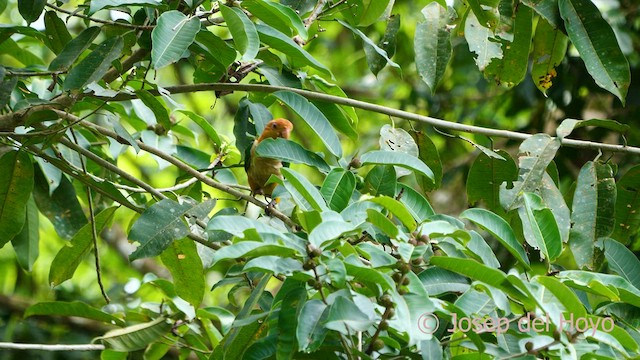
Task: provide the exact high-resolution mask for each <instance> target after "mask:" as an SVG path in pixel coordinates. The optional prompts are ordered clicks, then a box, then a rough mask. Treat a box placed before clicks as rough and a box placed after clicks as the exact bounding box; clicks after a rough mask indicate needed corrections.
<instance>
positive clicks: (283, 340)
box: [276, 287, 307, 359]
mask: <svg viewBox="0 0 640 360" xmlns="http://www.w3.org/2000/svg"><path fill="white" fill-rule="evenodd" d="M278 295H280V294H278ZM306 300H307V291H306V289H305V288H303V287H296V288H293V289H291V290H289V291H288V292H287V293H286V295H285V296H284V299H282V305H281V307H280V313H279V315H278V336H277V341H276V345H277V353H276V356H277V358H278V359H292V358H293V354H294V353H295V352H296V350H297V348H298V347H297V346H296V343H297V341H296V330H297V328H298V313H299V310H298V309H300V308H302V307H303V306H304V303H305V302H306Z"/></svg>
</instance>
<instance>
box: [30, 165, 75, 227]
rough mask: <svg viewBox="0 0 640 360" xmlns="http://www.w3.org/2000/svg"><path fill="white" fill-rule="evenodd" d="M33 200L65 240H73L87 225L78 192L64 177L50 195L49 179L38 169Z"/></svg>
mask: <svg viewBox="0 0 640 360" xmlns="http://www.w3.org/2000/svg"><path fill="white" fill-rule="evenodd" d="M33 198H34V199H35V201H36V204H37V205H38V209H39V210H40V212H41V213H42V215H44V216H46V217H47V219H49V221H51V223H52V224H53V226H54V228H55V230H56V232H57V233H58V235H60V237H62V238H64V239H71V238H72V237H73V236H74V235H75V233H76V232H78V230H80V228H82V227H83V226H84V225H85V224H87V217H86V216H85V214H84V211H83V210H82V206H81V205H80V203H79V202H78V198H77V196H76V190H75V189H74V187H73V185H72V184H71V182H70V181H69V179H68V178H67V177H66V176H64V175H63V176H62V177H61V178H60V185H58V187H57V188H56V189H55V190H54V191H53V193H50V191H49V184H48V182H47V179H46V178H45V177H44V175H43V174H42V171H41V170H40V169H39V168H36V171H35V187H34V188H33Z"/></svg>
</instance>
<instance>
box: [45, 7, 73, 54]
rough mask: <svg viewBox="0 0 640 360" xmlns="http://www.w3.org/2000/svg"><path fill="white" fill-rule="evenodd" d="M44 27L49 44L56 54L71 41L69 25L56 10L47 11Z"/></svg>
mask: <svg viewBox="0 0 640 360" xmlns="http://www.w3.org/2000/svg"><path fill="white" fill-rule="evenodd" d="M44 27H45V33H46V34H47V42H46V44H47V46H48V47H49V48H50V49H51V51H53V52H54V53H55V54H60V52H61V51H62V49H64V47H65V45H67V43H69V41H71V34H69V30H67V25H66V24H65V23H64V21H62V19H60V18H59V17H58V15H57V14H56V13H55V11H47V12H46V13H45V14H44Z"/></svg>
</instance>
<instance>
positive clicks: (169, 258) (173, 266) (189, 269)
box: [160, 239, 205, 309]
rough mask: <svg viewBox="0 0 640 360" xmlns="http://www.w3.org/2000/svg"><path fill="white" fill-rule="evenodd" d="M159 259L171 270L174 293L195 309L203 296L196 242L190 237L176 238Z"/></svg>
mask: <svg viewBox="0 0 640 360" xmlns="http://www.w3.org/2000/svg"><path fill="white" fill-rule="evenodd" d="M160 259H161V260H162V263H163V264H164V265H165V266H166V267H167V269H168V270H169V272H171V276H172V277H173V283H174V285H175V288H176V294H178V296H180V297H181V298H183V299H185V300H186V301H188V302H189V303H190V304H191V305H193V307H194V308H196V309H197V308H198V307H199V306H200V303H201V302H202V298H203V297H204V290H205V289H204V287H205V279H204V270H203V268H202V261H201V259H200V256H198V250H197V248H196V243H195V242H194V241H193V240H191V239H179V240H176V241H174V242H172V243H171V244H170V245H169V247H167V248H166V249H165V250H164V251H163V252H162V254H160Z"/></svg>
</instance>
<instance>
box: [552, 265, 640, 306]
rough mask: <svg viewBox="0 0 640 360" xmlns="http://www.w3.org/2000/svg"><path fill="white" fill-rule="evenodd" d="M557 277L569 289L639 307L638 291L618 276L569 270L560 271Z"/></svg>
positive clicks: (639, 296)
mask: <svg viewBox="0 0 640 360" xmlns="http://www.w3.org/2000/svg"><path fill="white" fill-rule="evenodd" d="M558 277H559V278H560V280H562V282H564V283H565V284H566V285H568V286H570V287H573V288H576V289H580V290H583V291H586V292H589V293H592V294H596V295H601V296H605V297H607V298H609V299H610V300H612V301H617V302H619V301H622V302H625V303H627V304H631V305H633V306H636V307H640V289H638V288H636V287H634V286H633V285H631V284H630V283H629V282H628V281H627V280H626V279H624V278H622V277H620V276H618V275H609V274H600V273H595V272H591V271H580V270H571V271H561V272H560V273H559V274H558Z"/></svg>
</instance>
